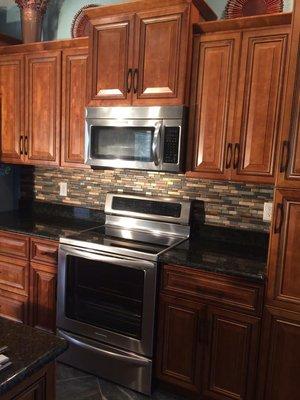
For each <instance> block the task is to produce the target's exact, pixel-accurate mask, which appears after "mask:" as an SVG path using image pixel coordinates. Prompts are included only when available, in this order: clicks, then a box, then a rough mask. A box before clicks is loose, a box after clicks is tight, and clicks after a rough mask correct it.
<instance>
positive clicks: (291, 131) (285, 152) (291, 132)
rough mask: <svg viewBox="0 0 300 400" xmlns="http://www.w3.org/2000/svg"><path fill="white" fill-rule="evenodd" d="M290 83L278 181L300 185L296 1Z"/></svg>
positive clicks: (282, 184)
mask: <svg viewBox="0 0 300 400" xmlns="http://www.w3.org/2000/svg"><path fill="white" fill-rule="evenodd" d="M294 3H295V12H294V21H293V31H292V41H291V52H290V54H291V56H290V64H289V73H288V85H287V91H286V97H285V103H284V107H283V114H284V123H283V128H282V135H281V142H280V159H279V162H278V168H277V180H276V185H277V186H280V187H291V188H298V189H299V188H300V57H299V46H300V4H299V2H298V1H295V2H294Z"/></svg>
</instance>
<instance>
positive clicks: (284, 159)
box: [280, 140, 290, 173]
mask: <svg viewBox="0 0 300 400" xmlns="http://www.w3.org/2000/svg"><path fill="white" fill-rule="evenodd" d="M289 153H290V142H289V141H288V140H285V141H284V142H283V144H282V152H281V162H280V172H281V173H282V172H286V170H287V167H288V162H289Z"/></svg>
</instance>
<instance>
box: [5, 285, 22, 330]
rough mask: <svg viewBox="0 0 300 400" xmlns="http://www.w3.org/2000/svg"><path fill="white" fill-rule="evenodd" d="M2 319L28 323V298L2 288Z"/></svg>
mask: <svg viewBox="0 0 300 400" xmlns="http://www.w3.org/2000/svg"><path fill="white" fill-rule="evenodd" d="M0 317H3V318H7V319H10V320H12V321H16V322H22V323H24V324H27V323H28V296H21V295H19V294H16V293H14V292H8V291H5V290H2V289H1V288H0Z"/></svg>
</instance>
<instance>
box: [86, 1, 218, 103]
mask: <svg viewBox="0 0 300 400" xmlns="http://www.w3.org/2000/svg"><path fill="white" fill-rule="evenodd" d="M86 15H87V17H88V18H89V21H90V23H91V34H90V39H89V49H90V50H89V66H88V77H89V79H88V104H89V106H112V105H121V106H126V105H127V106H128V105H131V104H132V105H136V106H138V105H140V106H143V105H155V106H156V105H182V104H185V102H186V100H187V98H186V94H187V93H188V91H189V81H190V79H189V78H190V66H191V48H192V25H193V23H194V22H198V21H200V19H201V18H203V17H205V18H207V19H216V15H215V14H214V13H213V12H212V10H211V9H210V8H209V7H208V6H207V5H206V4H205V3H204V2H203V1H197V2H194V1H186V0H176V1H175V2H169V1H167V0H161V1H157V0H155V1H152V2H150V1H148V0H145V1H140V2H136V3H124V4H122V5H111V6H108V7H104V8H103V7H99V8H93V9H90V10H87V11H86Z"/></svg>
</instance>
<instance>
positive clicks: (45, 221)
mask: <svg viewBox="0 0 300 400" xmlns="http://www.w3.org/2000/svg"><path fill="white" fill-rule="evenodd" d="M103 223H104V214H103V212H100V211H98V212H93V211H92V210H88V209H86V210H84V209H82V208H76V207H68V206H56V207H53V205H49V204H47V203H45V204H43V205H42V206H41V205H37V206H36V208H35V207H29V208H22V209H20V210H15V211H8V212H1V213H0V230H2V231H9V232H16V233H21V234H25V235H30V236H37V237H41V238H45V239H51V240H59V238H60V236H65V235H67V234H74V233H78V231H82V230H85V229H91V228H95V227H97V226H100V225H102V224H103Z"/></svg>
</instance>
